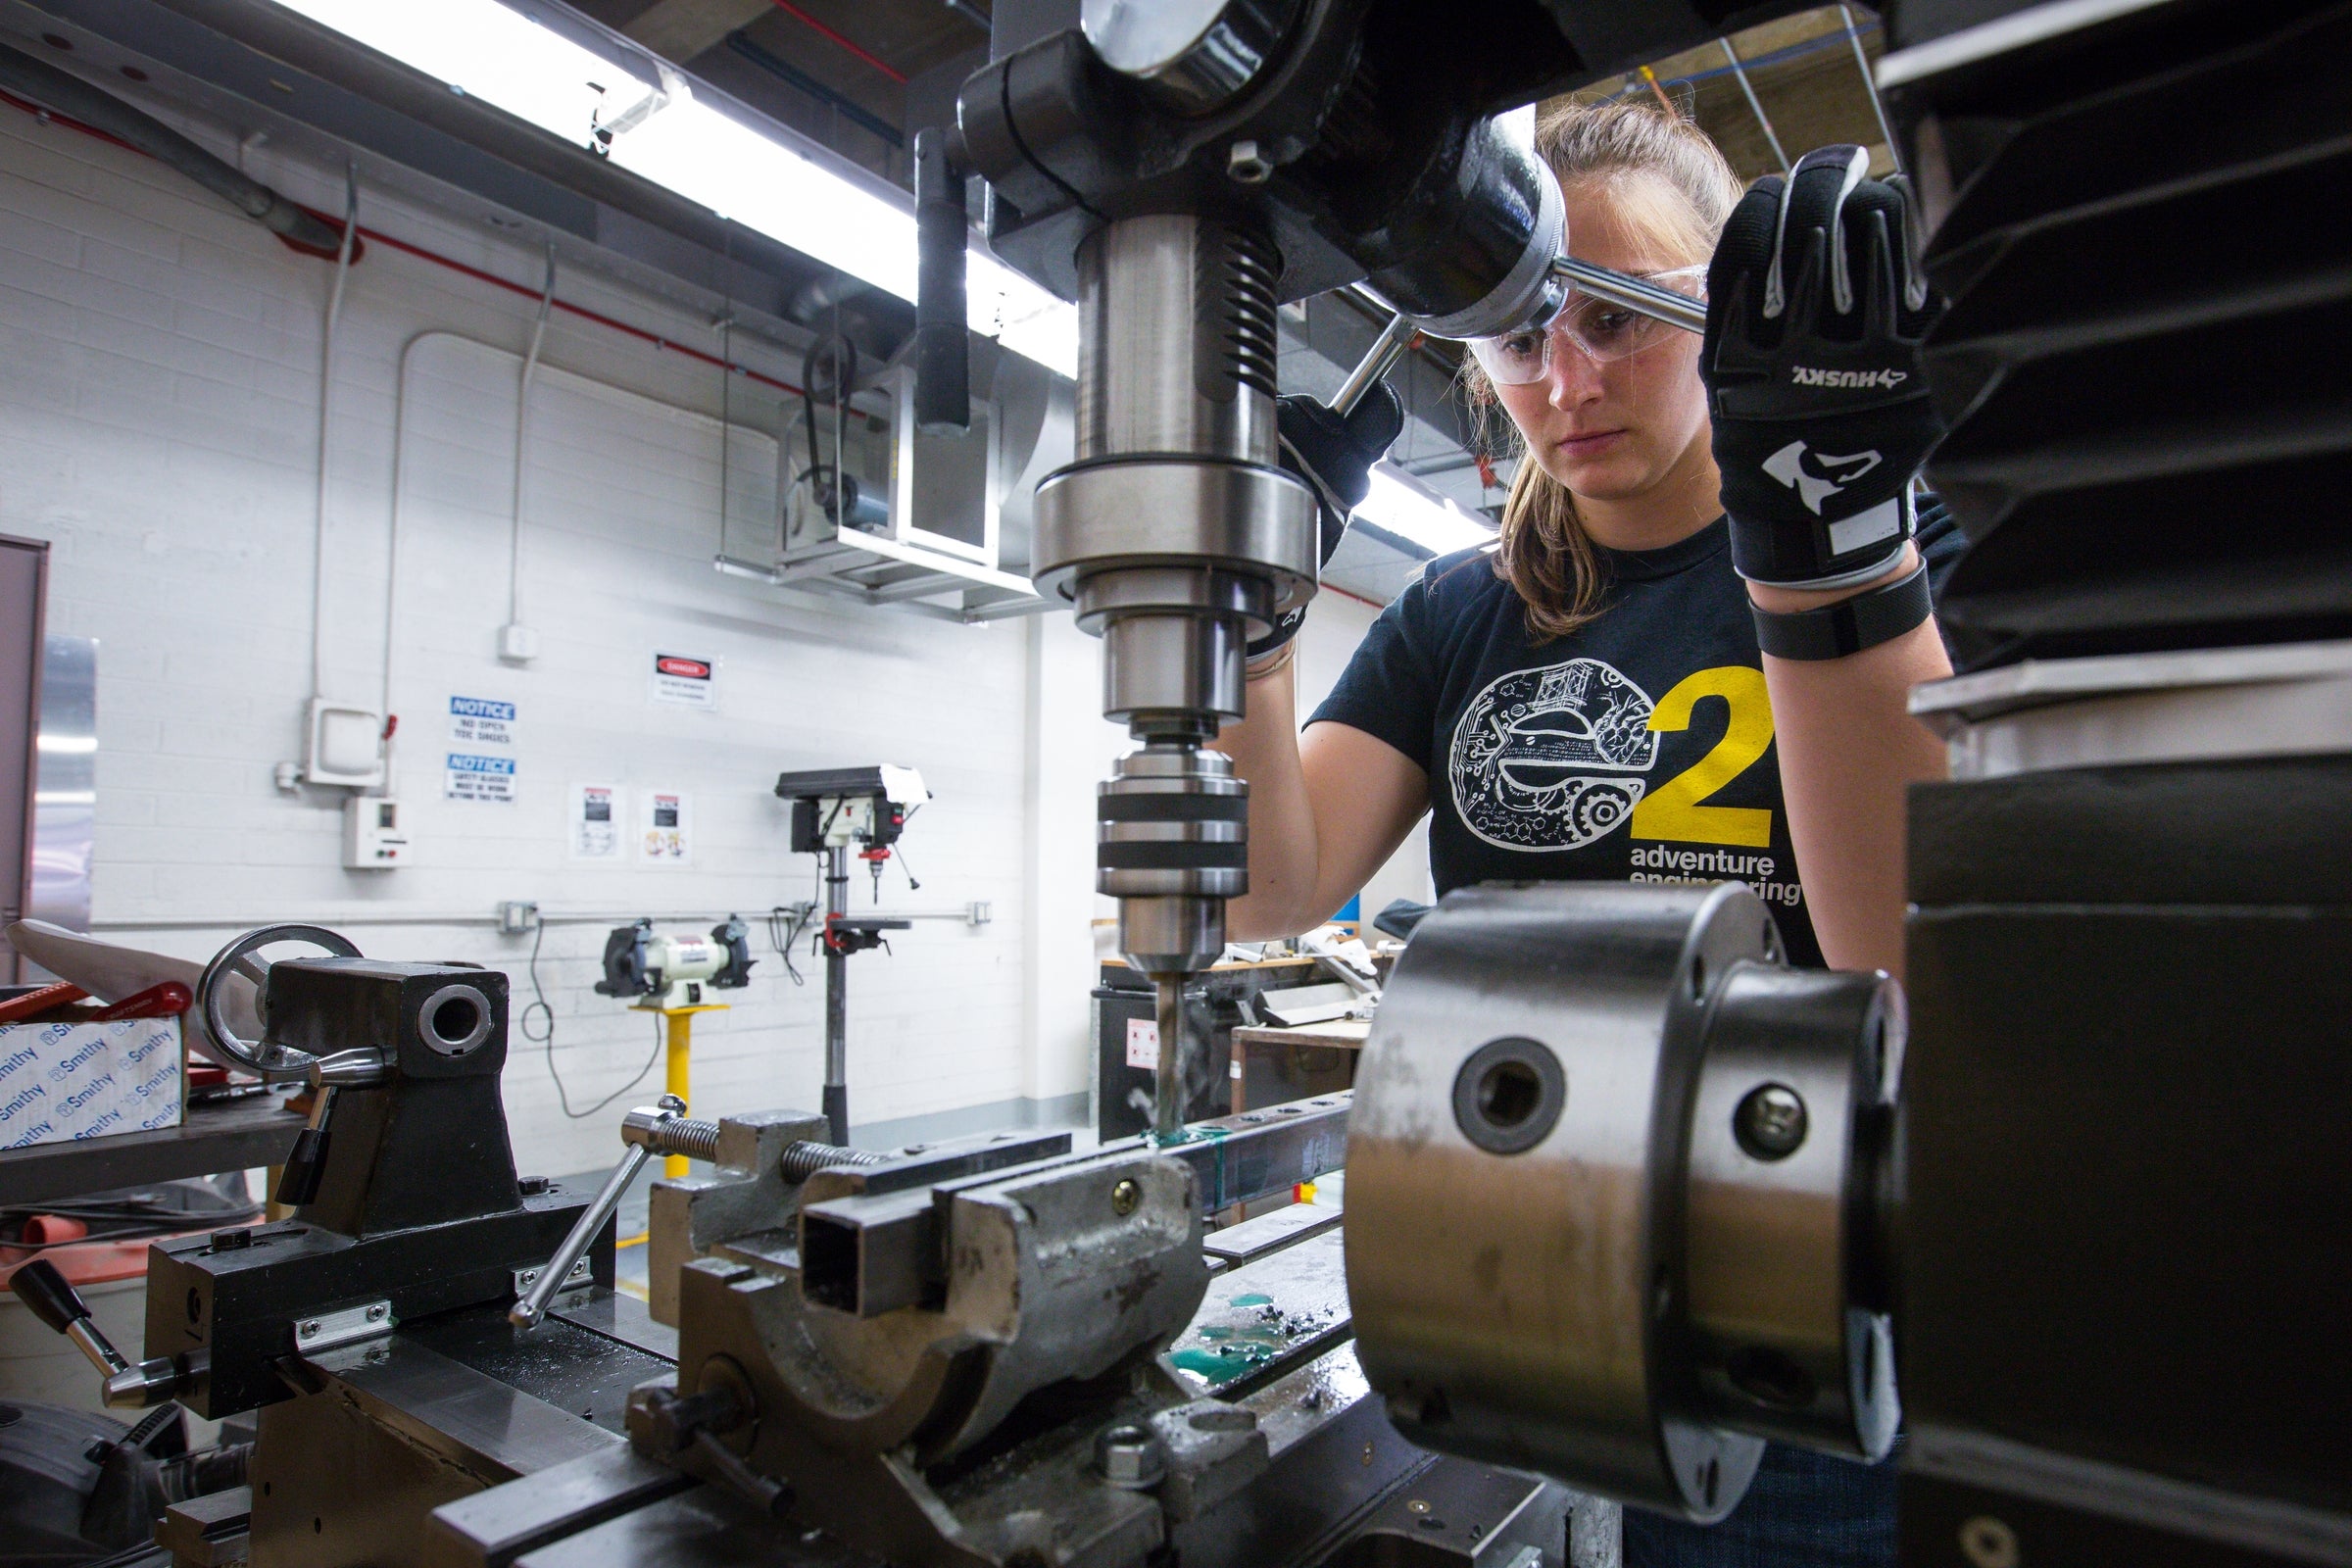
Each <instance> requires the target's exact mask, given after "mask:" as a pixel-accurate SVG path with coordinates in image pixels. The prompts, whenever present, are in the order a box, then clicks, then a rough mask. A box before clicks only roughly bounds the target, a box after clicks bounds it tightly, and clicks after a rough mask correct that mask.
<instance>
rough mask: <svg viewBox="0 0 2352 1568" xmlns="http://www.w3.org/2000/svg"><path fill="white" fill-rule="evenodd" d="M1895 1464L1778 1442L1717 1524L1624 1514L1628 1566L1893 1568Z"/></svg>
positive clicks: (1638, 1511)
mask: <svg viewBox="0 0 2352 1568" xmlns="http://www.w3.org/2000/svg"><path fill="white" fill-rule="evenodd" d="M1893 1562H1894V1461H1893V1460H1892V1459H1888V1460H1887V1462H1886V1463H1884V1464H1875V1465H1860V1464H1854V1463H1852V1462H1851V1461H1849V1460H1845V1459H1833V1458H1830V1457H1829V1456H1828V1455H1826V1454H1819V1453H1813V1452H1810V1451H1808V1450H1806V1449H1803V1448H1790V1447H1785V1446H1782V1445H1780V1444H1778V1443H1775V1444H1771V1445H1769V1446H1766V1448H1765V1449H1764V1462H1763V1464H1761V1465H1760V1466H1758V1467H1757V1470H1756V1479H1755V1482H1754V1484H1753V1485H1751V1486H1750V1487H1749V1488H1748V1489H1747V1495H1746V1496H1744V1497H1742V1498H1740V1506H1739V1507H1737V1508H1734V1509H1733V1510H1732V1514H1731V1517H1730V1518H1728V1519H1726V1520H1724V1521H1723V1523H1721V1524H1719V1525H1703V1526H1702V1525H1691V1524H1684V1523H1683V1522H1681V1521H1680V1520H1676V1519H1667V1518H1664V1517H1662V1516H1660V1515H1658V1514H1654V1513H1649V1512H1646V1511H1644V1510H1643V1509H1641V1508H1628V1509H1626V1510H1625V1568H1891V1565H1892V1564H1893Z"/></svg>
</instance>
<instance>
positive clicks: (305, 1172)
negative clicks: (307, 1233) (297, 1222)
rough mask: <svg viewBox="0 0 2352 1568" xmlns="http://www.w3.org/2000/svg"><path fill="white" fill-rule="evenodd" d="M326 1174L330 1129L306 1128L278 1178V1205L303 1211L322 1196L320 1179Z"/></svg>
mask: <svg viewBox="0 0 2352 1568" xmlns="http://www.w3.org/2000/svg"><path fill="white" fill-rule="evenodd" d="M325 1174H326V1129H325V1127H323V1126H319V1127H305V1128H304V1129H303V1130H302V1131H301V1132H300V1133H298V1134H296V1135H295V1138H294V1148H293V1151H292V1152H290V1153H288V1154H287V1155H286V1163H285V1165H284V1166H283V1167H282V1168H281V1169H280V1171H279V1173H278V1178H277V1201H278V1202H280V1203H282V1204H284V1205H285V1206H286V1207H288V1208H300V1207H302V1206H303V1205H304V1204H305V1203H308V1202H309V1201H311V1200H312V1199H314V1198H317V1197H318V1196H319V1177H321V1176H323V1175H325Z"/></svg>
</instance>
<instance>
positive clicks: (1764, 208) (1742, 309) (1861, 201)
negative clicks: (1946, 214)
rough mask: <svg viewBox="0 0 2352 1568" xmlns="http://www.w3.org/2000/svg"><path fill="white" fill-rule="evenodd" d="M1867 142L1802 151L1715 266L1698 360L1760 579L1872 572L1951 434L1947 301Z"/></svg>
mask: <svg viewBox="0 0 2352 1568" xmlns="http://www.w3.org/2000/svg"><path fill="white" fill-rule="evenodd" d="M1869 168H1870V160H1869V155H1868V154H1866V153H1865V152H1864V151H1863V150H1862V149H1861V148H1859V147H1850V146H1848V147H1824V148H1822V149H1820V150H1819V151H1817V152H1811V153H1807V154H1806V155H1805V157H1804V159H1803V160H1802V161H1801V162H1799V163H1798V164H1797V166H1796V168H1795V170H1794V171H1793V172H1791V173H1790V174H1789V178H1787V179H1786V180H1784V179H1782V178H1781V177H1780V176H1779V175H1777V174H1776V175H1772V176H1769V177H1767V178H1764V179H1760V180H1758V181H1757V182H1756V184H1755V188H1754V189H1752V190H1750V191H1749V192H1748V193H1747V195H1746V196H1744V197H1743V198H1741V200H1740V205H1739V206H1738V207H1736V208H1734V209H1733V211H1732V217H1731V221H1730V222H1728V223H1726V224H1725V225H1724V230H1723V239H1722V241H1721V242H1720V243H1719V244H1718V245H1717V246H1716V247H1715V259H1714V262H1713V264H1712V265H1710V266H1709V267H1708V269H1707V338H1706V347H1705V349H1704V351H1703V352H1702V353H1701V355H1700V357H1699V373H1700V374H1701V375H1702V376H1703V377H1704V378H1705V380H1706V383H1707V394H1708V397H1707V402H1708V408H1709V411H1710V412H1711V413H1712V415H1713V416H1714V422H1715V464H1716V466H1717V467H1718V468H1720V469H1721V470H1722V472H1723V509H1724V511H1725V512H1726V513H1728V514H1729V515H1730V516H1731V527H1732V564H1734V565H1735V566H1737V567H1738V568H1739V570H1740V575H1741V576H1743V577H1746V578H1749V579H1750V580H1752V581H1756V582H1766V583H1777V584H1780V585H1782V586H1785V587H1792V588H1829V587H1837V586H1840V585H1842V584H1844V583H1848V582H1855V581H1861V580H1866V579H1867V578H1868V577H1869V576H1871V575H1872V574H1873V573H1875V572H1877V571H1879V570H1881V569H1883V568H1884V567H1885V566H1887V564H1890V563H1891V562H1892V561H1893V560H1894V559H1895V558H1896V557H1897V556H1899V555H1900V554H1902V550H1903V545H1904V542H1905V541H1906V540H1908V539H1909V538H1910V537H1911V530H1912V524H1913V518H1912V515H1911V498H1910V486H1911V478H1912V476H1913V475H1914V474H1916V473H1917V472H1918V471H1919V468H1920V466H1921V465H1922V464H1923V463H1925V462H1926V461H1927V458H1928V454H1929V453H1930V452H1931V451H1933V450H1934V448H1935V446H1936V442H1937V441H1938V440H1939V439H1941V437H1942V435H1943V421H1942V420H1941V419H1940V418H1939V417H1937V416H1936V407H1935V405H1934V403H1933V402H1931V401H1930V399H1929V396H1928V380H1927V375H1926V372H1925V370H1924V368H1923V362H1922V356H1921V353H1920V345H1921V341H1922V340H1923V339H1924V338H1925V337H1926V336H1927V332H1928V328H1929V327H1930V326H1932V325H1933V324H1934V323H1935V320H1936V317H1937V315H1939V314H1940V313H1941V311H1942V309H1943V304H1942V301H1941V300H1939V299H1937V298H1936V297H1935V296H1934V295H1933V294H1932V293H1931V292H1930V290H1929V289H1928V286H1927V283H1926V281H1925V279H1924V277H1923V276H1922V275H1921V273H1920V272H1919V270H1918V269H1917V266H1916V264H1915V263H1914V262H1913V260H1912V257H1911V247H1910V239H1909V231H1908V228H1907V226H1906V224H1905V222H1904V197H1903V192H1902V190H1901V188H1900V187H1899V186H1897V185H1894V184H1889V183H1887V182H1885V181H1881V180H1875V179H1869V178H1865V177H1864V176H1865V174H1866V173H1867V172H1868V170H1869Z"/></svg>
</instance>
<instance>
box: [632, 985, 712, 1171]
mask: <svg viewBox="0 0 2352 1568" xmlns="http://www.w3.org/2000/svg"><path fill="white" fill-rule="evenodd" d="M631 1010H632V1011H636V1012H658V1013H660V1014H661V1015H662V1022H663V1024H664V1025H665V1026H666V1027H665V1029H664V1032H663V1035H662V1064H663V1066H664V1068H665V1069H666V1070H665V1072H664V1074H663V1083H662V1089H663V1091H664V1092H665V1093H668V1094H672V1095H675V1096H677V1097H678V1098H679V1099H680V1100H683V1101H684V1102H686V1103H687V1104H688V1105H690V1106H691V1105H692V1104H693V1103H694V1097H693V1096H692V1095H690V1094H688V1093H687V1092H686V1080H687V1074H688V1069H689V1067H690V1066H691V1064H692V1061H693V1057H694V1044H693V1031H694V1015H695V1014H696V1013H698V1012H724V1011H726V1010H727V1005H726V1004H725V1003H723V1002H701V1003H696V1004H695V1005H692V1006H689V1007H636V1008H632V1009H631ZM685 1174H686V1156H685V1155H684V1154H671V1155H670V1156H669V1157H668V1158H666V1159H665V1160H663V1161H662V1175H664V1176H683V1175H685Z"/></svg>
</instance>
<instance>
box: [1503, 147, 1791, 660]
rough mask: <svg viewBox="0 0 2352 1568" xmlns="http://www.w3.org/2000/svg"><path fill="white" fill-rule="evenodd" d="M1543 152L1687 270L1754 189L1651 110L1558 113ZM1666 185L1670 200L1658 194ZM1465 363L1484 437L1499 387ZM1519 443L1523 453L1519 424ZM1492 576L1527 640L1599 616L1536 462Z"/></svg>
mask: <svg viewBox="0 0 2352 1568" xmlns="http://www.w3.org/2000/svg"><path fill="white" fill-rule="evenodd" d="M1536 153H1537V156H1539V157H1541V158H1542V159H1543V160H1544V162H1545V163H1547V164H1549V165H1550V166H1551V171H1552V172H1553V173H1554V174H1556V175H1557V176H1559V180H1560V183H1561V184H1563V185H1566V184H1569V183H1570V182H1572V181H1574V182H1582V183H1586V184H1592V183H1594V182H1598V183H1599V184H1601V185H1602V186H1603V187H1604V188H1605V189H1606V190H1607V191H1608V193H1609V196H1610V198H1611V205H1612V206H1614V207H1616V208H1617V209H1618V212H1619V214H1620V216H1621V217H1623V218H1624V220H1625V221H1626V222H1627V224H1628V225H1629V226H1630V227H1632V228H1633V229H1634V230H1635V231H1636V232H1637V233H1640V234H1642V237H1643V238H1645V239H1647V240H1649V241H1650V242H1651V243H1653V244H1655V245H1656V246H1657V247H1658V249H1659V250H1660V251H1662V252H1664V253H1665V254H1666V255H1667V256H1668V257H1670V258H1672V259H1673V261H1674V262H1675V264H1676V265H1678V266H1695V265H1697V264H1699V263H1703V262H1705V261H1706V260H1707V258H1708V257H1709V256H1710V255H1711V254H1712V253H1713V252H1714V249H1715V239H1716V236H1717V235H1718V234H1720V233H1721V232H1722V231H1723V224H1724V221H1725V220H1726V219H1728V218H1730V217H1731V215H1732V209H1733V208H1734V207H1735V206H1737V205H1738V204H1739V201H1740V197H1741V196H1742V195H1744V194H1745V192H1746V187H1745V186H1743V185H1742V184H1741V183H1740V176H1739V175H1738V174H1737V173H1736V172H1733V170H1732V166H1731V164H1730V162H1729V161H1728V160H1727V159H1725V157H1724V156H1723V154H1722V152H1721V151H1720V150H1719V149H1718V148H1717V147H1716V145H1715V144H1714V142H1712V141H1710V140H1709V139H1708V138H1707V133H1706V132H1705V131H1703V130H1701V129H1699V128H1698V126H1697V125H1695V124H1693V123H1691V122H1690V121H1688V120H1685V119H1682V118H1681V117H1679V116H1670V115H1668V114H1666V113H1664V112H1663V111H1662V110H1660V109H1658V108H1657V107H1655V106H1653V105H1651V104H1647V103H1641V102H1625V103H1600V104H1580V103H1571V104H1566V105H1563V106H1561V107H1559V108H1556V109H1553V110H1551V111H1549V112H1547V113H1545V114H1544V115H1543V116H1541V117H1540V118H1539V119H1538V121H1537V123H1536ZM1660 185H1663V186H1665V187H1666V189H1667V191H1669V192H1671V197H1670V198H1669V199H1667V200H1664V201H1659V200H1653V199H1651V196H1652V193H1653V192H1655V191H1656V190H1657V188H1658V186H1660ZM1463 367H1464V383H1465V387H1466V389H1467V391H1468V393H1469V397H1470V404H1471V408H1472V410H1473V412H1474V413H1475V415H1476V416H1477V418H1478V421H1479V426H1480V431H1481V434H1482V436H1483V435H1484V434H1485V432H1486V431H1487V430H1488V429H1489V428H1491V426H1492V418H1491V415H1492V411H1493V410H1494V408H1495V402H1496V399H1495V387H1494V384H1493V383H1492V382H1491V381H1489V380H1488V379H1487V376H1486V373H1485V372H1484V371H1483V370H1481V369H1479V368H1478V363H1477V361H1475V360H1472V359H1469V358H1467V357H1465V358H1464V360H1463ZM1501 422H1502V424H1503V425H1505V426H1506V427H1507V426H1509V425H1510V421H1509V420H1508V419H1504V420H1503V421H1501ZM1510 439H1511V440H1512V441H1514V442H1517V443H1518V445H1519V447H1520V449H1521V450H1522V452H1524V448H1525V442H1524V440H1522V439H1521V438H1520V436H1519V434H1518V431H1517V430H1516V428H1511V430H1510ZM1495 575H1496V576H1498V577H1500V578H1502V579H1503V580H1504V581H1505V582H1508V583H1509V584H1510V585H1511V587H1512V588H1513V589H1514V590H1516V591H1517V593H1518V595H1519V597H1520V599H1521V601H1522V602H1523V603H1524V604H1525V605H1526V613H1527V631H1528V635H1529V637H1531V638H1532V639H1534V640H1535V641H1536V642H1539V643H1544V642H1549V641H1551V640H1552V639H1553V638H1555V637H1564V636H1566V635H1567V634H1568V633H1570V632H1572V631H1575V630H1576V629H1577V628H1578V627H1580V626H1583V625H1586V624H1588V623H1589V622H1591V621H1592V620H1593V618H1594V617H1595V616H1597V615H1598V614H1599V613H1600V609H1601V605H1600V599H1601V592H1602V589H1603V587H1604V584H1603V582H1602V580H1601V572H1600V560H1599V557H1598V556H1596V555H1595V554H1594V553H1593V540H1592V538H1591V536H1589V535H1588V534H1587V533H1586V532H1585V528H1584V524H1583V522H1582V521H1581V520H1579V518H1578V517H1577V515H1576V498H1575V497H1574V496H1573V495H1571V494H1570V493H1569V491H1568V487H1567V486H1566V485H1563V484H1561V483H1560V482H1559V481H1558V480H1557V479H1554V478H1553V477H1552V476H1551V475H1550V474H1548V473H1545V472H1544V466H1543V465H1542V464H1540V463H1537V462H1536V461H1535V460H1534V459H1533V458H1532V457H1530V458H1525V459H1524V461H1522V462H1521V463H1520V465H1519V473H1518V476H1517V477H1516V478H1514V479H1513V480H1512V481H1511V491H1510V495H1509V496H1508V497H1507V498H1506V499H1505V500H1504V501H1503V504H1502V532H1501V542H1500V545H1499V547H1498V548H1497V549H1496V551H1495Z"/></svg>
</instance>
